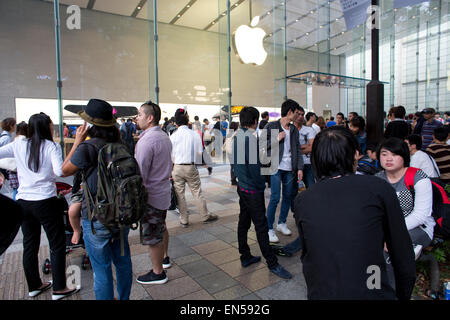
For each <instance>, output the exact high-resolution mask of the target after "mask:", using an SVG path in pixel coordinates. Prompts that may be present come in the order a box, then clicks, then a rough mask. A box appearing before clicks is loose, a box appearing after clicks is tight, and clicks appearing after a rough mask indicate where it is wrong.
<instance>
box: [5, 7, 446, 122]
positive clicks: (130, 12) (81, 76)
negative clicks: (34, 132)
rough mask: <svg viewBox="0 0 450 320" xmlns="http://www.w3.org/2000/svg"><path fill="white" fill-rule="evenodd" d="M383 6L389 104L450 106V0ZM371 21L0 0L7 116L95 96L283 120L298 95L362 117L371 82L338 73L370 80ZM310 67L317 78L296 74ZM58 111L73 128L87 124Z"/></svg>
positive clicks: (206, 114)
mask: <svg viewBox="0 0 450 320" xmlns="http://www.w3.org/2000/svg"><path fill="white" fill-rule="evenodd" d="M380 5H381V20H380V21H381V22H380V24H381V30H380V80H381V81H383V82H385V83H386V84H385V88H384V92H385V96H384V108H385V110H386V111H387V110H388V109H389V108H390V107H391V106H394V105H404V106H405V107H406V109H407V112H408V113H411V112H415V111H417V110H421V109H423V108H425V107H434V108H436V109H437V110H439V111H447V109H448V105H449V102H450V84H449V81H448V77H449V72H450V71H449V70H450V56H449V55H450V50H449V41H450V40H449V21H448V20H449V19H448V18H449V10H450V5H449V1H448V0H430V1H429V2H428V1H425V2H423V3H421V4H418V5H414V6H411V7H404V8H400V9H394V8H393V1H391V0H380ZM55 8H59V15H58V16H57V18H58V19H55ZM256 16H258V17H259V21H258V22H257V24H255V25H252V26H250V25H251V22H252V20H253V18H255V17H256ZM56 21H59V24H56V23H55V22H56ZM366 24H367V23H363V24H360V25H359V26H357V27H356V28H354V29H352V30H347V28H346V23H345V20H344V17H343V11H342V7H341V3H340V1H339V0H330V1H328V0H305V1H296V0H173V1H172V0H171V1H163V0H133V1H122V0H45V1H41V0H2V1H1V2H0V42H1V46H0V58H1V59H2V68H0V84H1V85H0V103H1V104H2V109H1V111H0V113H1V116H3V117H6V116H11V115H14V113H15V116H16V117H17V118H18V120H19V121H20V120H25V121H27V120H28V117H29V116H30V115H31V114H33V113H36V112H39V111H44V112H48V113H49V114H50V115H51V116H52V119H53V120H54V122H55V124H59V122H60V121H59V108H60V107H59V105H61V106H62V107H65V106H67V105H68V104H75V105H83V104H86V102H87V101H88V100H89V99H90V98H93V97H96V98H101V99H105V100H108V101H110V102H111V103H112V104H113V105H114V106H136V107H138V106H139V105H140V104H141V103H142V102H143V101H146V100H148V99H151V100H153V101H156V102H158V103H159V104H160V105H161V107H162V110H163V115H162V117H163V118H164V117H168V118H170V117H172V116H173V114H174V112H175V109H176V108H178V107H180V106H183V107H185V106H187V108H188V111H189V113H190V115H191V121H193V117H194V116H196V115H197V116H199V117H200V118H201V119H200V121H202V120H203V118H208V119H210V120H211V119H212V117H213V116H215V115H223V116H225V117H226V118H227V119H228V121H230V120H233V115H232V112H231V108H229V107H228V106H255V107H258V108H259V110H260V111H261V112H263V111H269V112H271V113H272V118H276V117H277V116H279V113H280V106H281V104H282V102H283V101H284V100H285V99H286V98H292V99H294V100H297V101H298V102H299V103H300V104H301V105H302V106H304V107H305V109H306V110H308V111H309V110H313V111H315V112H317V113H319V114H320V115H322V114H327V115H333V116H334V115H335V114H336V113H337V112H339V111H341V112H344V113H345V114H348V112H350V111H357V112H358V113H360V114H362V115H365V112H366V111H365V110H366V106H365V105H366V90H365V87H364V86H347V85H342V84H340V82H339V81H337V80H336V79H339V77H333V75H337V76H346V77H353V78H358V79H369V80H370V76H371V47H370V46H371V39H370V37H371V32H370V30H369V29H368V28H367V25H366ZM243 25H244V26H245V25H246V26H249V27H250V28H249V29H252V28H253V31H254V30H255V29H256V28H261V29H262V30H263V32H264V33H265V36H264V38H263V48H264V50H265V51H266V52H267V58H266V59H265V61H264V63H263V64H261V65H257V64H255V63H248V64H245V63H243V61H242V60H243V59H242V55H243V54H244V53H242V52H241V53H239V52H238V51H237V48H236V43H235V40H236V39H235V37H236V33H237V30H238V28H239V27H240V26H243ZM58 27H59V28H58ZM239 54H240V55H239ZM310 71H312V72H316V74H315V75H314V76H313V79H312V80H311V81H310V82H308V81H299V80H298V79H294V78H295V77H294V78H293V77H289V76H291V75H295V74H301V73H305V72H310ZM321 74H325V75H327V74H328V75H329V76H328V77H327V76H325V78H322V76H319V75H321ZM336 81H337V82H336ZM330 83H331V84H330ZM62 115H63V118H64V119H63V121H65V122H68V123H69V124H70V123H74V124H76V123H79V121H80V120H79V118H77V116H76V115H75V114H73V113H70V112H68V111H66V110H64V111H63V114H62ZM234 120H235V121H236V120H237V119H236V117H234Z"/></svg>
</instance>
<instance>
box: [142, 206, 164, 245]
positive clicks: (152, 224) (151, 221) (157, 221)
mask: <svg viewBox="0 0 450 320" xmlns="http://www.w3.org/2000/svg"><path fill="white" fill-rule="evenodd" d="M166 216H167V210H159V209H156V208H153V207H152V206H150V205H149V209H148V211H147V213H146V214H145V215H144V216H143V217H142V219H141V224H140V233H141V243H142V244H143V245H150V246H153V245H155V244H158V243H160V242H161V241H162V239H163V234H164V232H165V231H166Z"/></svg>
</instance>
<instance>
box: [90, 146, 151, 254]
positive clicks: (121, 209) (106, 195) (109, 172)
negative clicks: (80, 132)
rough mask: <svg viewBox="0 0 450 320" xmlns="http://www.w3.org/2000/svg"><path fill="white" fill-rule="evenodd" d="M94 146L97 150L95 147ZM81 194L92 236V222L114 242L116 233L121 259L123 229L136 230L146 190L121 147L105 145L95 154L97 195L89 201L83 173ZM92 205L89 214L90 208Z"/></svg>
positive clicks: (127, 154)
mask: <svg viewBox="0 0 450 320" xmlns="http://www.w3.org/2000/svg"><path fill="white" fill-rule="evenodd" d="M91 145H94V146H95V147H96V148H97V149H99V148H98V146H96V145H95V144H93V143H91ZM82 176H83V190H84V193H85V194H84V195H85V199H86V204H87V209H88V219H89V220H90V221H91V227H92V233H93V234H95V230H94V224H93V221H92V219H93V218H96V219H97V220H98V221H99V222H101V223H102V224H103V225H104V226H105V227H106V228H107V229H108V230H109V231H110V232H111V234H112V235H113V237H114V238H115V239H117V235H116V233H117V232H114V231H116V230H117V229H119V230H120V239H121V254H122V256H123V255H124V242H123V228H124V227H128V226H129V227H131V228H132V229H133V230H135V229H136V228H137V224H138V223H139V221H140V220H141V218H142V216H143V215H144V214H145V212H146V211H147V208H148V205H147V197H148V195H147V190H146V189H145V187H144V184H143V181H142V177H141V174H140V170H139V166H138V163H137V161H136V159H135V158H134V157H133V156H132V155H131V154H130V152H129V150H128V148H127V146H125V145H124V144H122V143H107V144H105V145H104V146H103V147H101V148H100V149H99V150H98V173H97V178H98V182H97V195H96V196H95V199H93V197H92V194H91V192H90V190H89V187H88V185H87V177H86V176H85V174H84V173H83V175H82ZM91 203H92V204H93V210H91V205H90V204H91Z"/></svg>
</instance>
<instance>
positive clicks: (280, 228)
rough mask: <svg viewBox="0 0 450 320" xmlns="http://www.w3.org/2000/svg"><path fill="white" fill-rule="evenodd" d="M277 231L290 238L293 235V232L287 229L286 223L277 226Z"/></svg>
mask: <svg viewBox="0 0 450 320" xmlns="http://www.w3.org/2000/svg"><path fill="white" fill-rule="evenodd" d="M277 231H279V232H281V233H282V234H284V235H285V236H290V235H291V234H292V232H291V230H289V229H288V227H286V223H280V224H278V225H277Z"/></svg>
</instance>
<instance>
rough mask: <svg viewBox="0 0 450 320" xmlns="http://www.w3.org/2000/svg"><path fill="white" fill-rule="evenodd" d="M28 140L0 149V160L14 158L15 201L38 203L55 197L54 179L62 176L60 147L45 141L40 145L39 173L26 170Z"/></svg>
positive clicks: (19, 140)
mask: <svg viewBox="0 0 450 320" xmlns="http://www.w3.org/2000/svg"><path fill="white" fill-rule="evenodd" d="M27 143H28V139H18V140H15V141H14V142H11V143H10V144H7V145H6V146H3V147H1V148H0V159H3V158H15V159H16V164H17V178H18V180H19V189H18V193H17V198H16V199H17V200H18V199H22V200H28V201H40V200H45V199H49V198H52V197H56V177H57V176H62V164H63V160H62V152H61V146H60V145H59V144H57V143H55V142H52V141H49V140H45V141H44V142H43V144H42V145H41V150H42V151H41V154H40V166H39V171H38V172H34V171H32V170H30V168H28V158H29V152H27V151H28V148H27V147H28V146H27Z"/></svg>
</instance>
